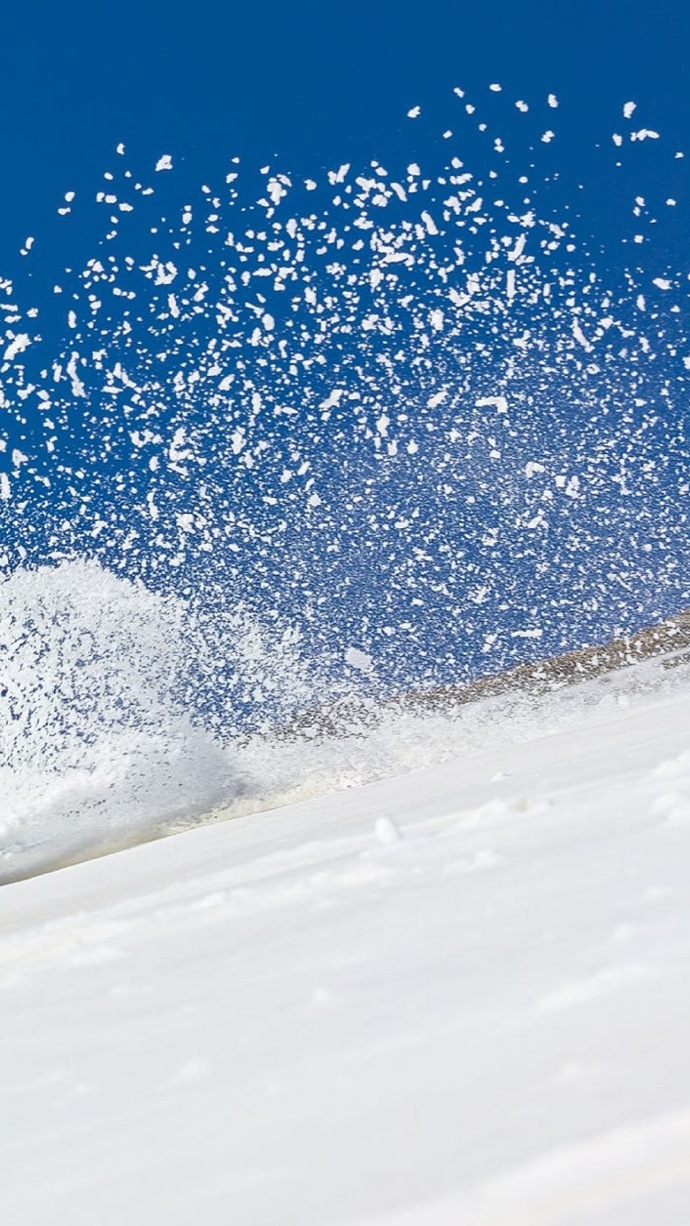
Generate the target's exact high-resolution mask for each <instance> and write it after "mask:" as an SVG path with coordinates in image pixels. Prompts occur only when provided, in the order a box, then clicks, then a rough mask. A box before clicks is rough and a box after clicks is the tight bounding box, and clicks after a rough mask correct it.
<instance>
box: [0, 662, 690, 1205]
mask: <svg viewBox="0 0 690 1226" xmlns="http://www.w3.org/2000/svg"><path fill="white" fill-rule="evenodd" d="M590 692H591V691H590ZM619 699H620V695H619V696H618V699H615V700H612V702H611V704H610V707H609V710H608V713H607V715H606V717H604V716H603V714H602V709H601V706H600V707H599V708H598V714H596V712H595V718H592V711H591V709H590V708H589V707H588V706H587V704H585V703H584V702H581V705H580V707H579V716H578V717H577V718H576V714H575V710H576V709H575V705H574V699H573V697H572V695H571V697H570V698H569V701H570V702H571V703H573V705H572V706H571V712H570V713H571V716H572V718H571V719H570V726H569V727H568V729H567V730H565V731H561V732H559V733H557V734H555V735H554V734H551V735H549V733H550V732H551V729H552V724H551V713H552V708H551V707H550V705H548V704H547V707H546V708H545V709H543V710H542V723H541V727H539V726H538V711H537V710H536V709H535V710H533V711H532V719H533V720H534V726H533V728H532V731H531V732H529V733H528V731H527V729H526V727H524V726H523V738H522V742H521V743H513V744H510V743H508V740H507V738H504V740H503V741H502V742H501V743H494V744H492V745H490V746H488V747H486V748H484V749H476V750H475V751H472V752H468V753H466V754H465V755H464V757H462V758H461V759H460V760H457V761H455V762H448V763H447V764H446V765H444V766H437V767H435V768H433V769H429V768H427V769H424V770H417V771H414V772H412V773H410V774H408V775H406V776H405V777H401V778H397V779H391V780H381V781H379V782H376V783H372V784H370V785H369V786H366V787H362V788H353V789H350V790H348V791H343V792H340V793H338V794H334V795H330V796H328V797H325V798H321V799H312V800H309V801H305V802H303V803H301V804H297V805H294V806H293V807H291V808H288V809H283V810H278V811H275V812H272V813H264V814H260V815H254V816H248V817H244V818H240V819H238V820H236V821H231V822H225V823H220V824H217V825H211V826H205V827H201V828H197V829H194V830H190V831H189V832H187V833H186V834H182V835H180V836H179V837H176V838H170V839H167V840H163V841H161V842H158V843H150V844H147V845H146V846H142V847H138V848H134V849H131V850H129V851H126V852H123V853H121V854H118V855H114V856H111V857H108V858H105V859H101V860H96V861H92V862H90V863H85V864H81V865H78V866H76V867H74V868H71V869H67V870H64V871H63V872H60V873H55V874H50V875H47V876H43V877H39V878H35V879H33V880H28V881H24V882H20V883H18V884H15V885H11V886H7V887H5V888H4V889H3V890H2V891H0V927H1V929H2V932H3V939H2V942H1V943H0V1008H1V1010H2V1017H3V1028H2V1041H1V1042H2V1052H3V1057H4V1059H3V1067H4V1072H3V1079H2V1089H1V1093H2V1096H3V1100H4V1103H5V1109H4V1110H3V1111H2V1112H1V1113H0V1146H1V1147H2V1152H3V1155H4V1175H3V1223H5V1222H6V1223H8V1226H35V1224H36V1223H37V1222H44V1221H46V1222H47V1221H50V1222H51V1226H62V1223H63V1222H64V1223H65V1224H66V1226H67V1224H69V1226H87V1224H88V1226H92V1223H93V1222H95V1221H97V1222H98V1223H99V1226H121V1223H122V1222H146V1223H147V1226H159V1224H160V1226H188V1224H189V1223H190V1222H192V1221H193V1222H201V1223H203V1224H204V1226H227V1223H228V1222H238V1223H242V1226H285V1223H286V1222H295V1223H297V1222H299V1223H300V1224H301V1226H302V1224H303V1226H336V1224H345V1223H352V1226H355V1224H358V1226H362V1224H366V1226H445V1224H446V1223H453V1226H489V1224H490V1226H516V1224H519V1226H523V1224H524V1226H526V1224H527V1223H529V1224H530V1226H535V1224H536V1223H539V1224H540V1226H574V1224H575V1223H577V1226H584V1224H585V1223H587V1224H589V1226H595V1224H596V1226H623V1224H625V1226H648V1223H649V1222H652V1221H658V1222H663V1223H664V1226H685V1224H686V1222H687V1207H688V1204H689V1203H690V1143H689V1142H690V1055H689V1054H688V1052H689V1049H688V1043H687V1019H688V1016H690V978H689V977H688V974H687V967H688V964H689V962H690V919H689V918H688V908H687V864H688V856H689V854H690V754H689V753H688V749H689V744H688V728H690V685H688V684H687V682H686V683H685V685H684V686H682V687H680V688H679V689H678V690H677V692H676V693H666V694H663V693H658V694H656V695H647V696H646V697H644V696H641V697H637V698H636V699H635V700H634V701H633V702H632V704H631V705H630V707H629V708H626V707H625V705H621V704H620V701H619ZM37 1172H40V1178H37V1177H36V1173H37Z"/></svg>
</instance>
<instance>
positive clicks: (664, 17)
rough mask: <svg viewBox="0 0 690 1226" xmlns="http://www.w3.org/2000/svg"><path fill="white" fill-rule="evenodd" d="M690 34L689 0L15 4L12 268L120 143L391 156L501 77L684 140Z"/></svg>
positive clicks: (179, 150) (5, 142) (10, 70)
mask: <svg viewBox="0 0 690 1226" xmlns="http://www.w3.org/2000/svg"><path fill="white" fill-rule="evenodd" d="M689 46H690V5H688V3H687V0H594V2H592V0H581V2H580V3H578V4H570V3H566V2H564V0H556V2H555V3H552V2H550V0H524V2H523V3H517V2H516V0H479V2H477V3H469V2H468V0H423V2H420V3H414V4H413V3H410V0H347V3H342V2H340V3H326V2H324V0H263V3H261V4H247V3H238V2H235V0H205V2H204V3H203V4H200V5H195V4H192V3H187V4H185V5H181V4H180V5H178V4H175V3H169V2H166V3H162V2H161V0H137V2H134V0H120V2H119V3H118V4H116V5H105V4H102V3H98V2H94V0H89V2H84V0H65V2H64V3H55V2H54V0H24V3H23V4H21V5H20V4H16V5H5V6H3V14H2V19H1V23H0V79H1V80H2V93H3V105H2V111H1V113H0V159H1V166H2V182H3V190H2V194H1V195H0V270H2V269H5V270H7V266H8V261H9V260H10V259H11V255H10V253H11V252H13V251H14V250H15V249H16V247H17V244H18V243H20V242H21V241H22V240H23V238H24V237H25V235H26V233H29V232H31V233H33V232H34V231H36V230H41V229H42V228H43V225H44V219H45V218H46V216H47V214H48V212H52V211H53V210H54V207H55V204H56V202H57V200H58V197H59V194H60V193H61V192H62V191H64V190H66V188H67V187H74V186H77V187H78V186H80V185H81V184H84V185H87V184H89V183H90V181H91V179H92V177H93V176H94V175H96V174H98V173H100V172H101V171H102V169H103V166H104V162H105V161H106V160H107V159H108V158H109V157H110V154H111V151H112V149H113V146H114V144H115V143H116V142H117V141H125V142H127V145H128V152H129V153H131V154H134V155H135V156H136V154H137V153H139V154H141V155H142V156H143V157H146V158H147V160H148V158H149V157H150V156H151V154H152V152H155V151H157V150H160V149H161V148H163V147H165V148H166V149H168V148H169V149H171V150H172V151H173V152H174V153H175V155H176V158H177V160H178V164H179V162H180V161H182V160H183V159H186V160H187V162H188V163H189V167H190V171H191V172H192V173H193V174H194V175H195V176H197V175H198V176H200V177H203V175H204V174H208V173H210V172H211V171H212V170H213V169H214V168H215V167H216V166H218V167H219V168H220V167H221V166H222V165H224V164H225V162H226V161H227V158H228V157H229V156H230V155H231V154H233V153H240V154H242V155H243V156H247V155H254V156H256V157H257V158H264V157H267V156H270V155H272V154H278V155H279V156H280V158H281V161H283V162H284V163H288V164H291V165H292V166H294V167H295V168H297V169H301V168H302V167H305V168H307V167H310V166H312V167H313V166H314V165H315V164H318V163H322V162H326V161H328V162H330V161H331V160H333V159H334V158H337V157H341V158H342V159H345V158H353V159H354V160H355V161H357V160H359V159H360V157H361V158H364V157H366V156H371V155H375V156H379V157H384V158H385V157H386V156H388V155H389V154H390V151H391V149H392V148H394V146H395V144H396V141H399V140H401V139H402V129H403V128H404V127H405V121H404V115H405V112H406V110H407V108H408V107H409V106H411V105H412V104H413V103H415V102H417V101H421V102H423V103H425V104H426V106H427V107H432V108H433V106H434V104H435V102H440V100H441V98H447V95H448V91H449V90H450V89H451V88H452V86H453V85H455V84H463V85H466V86H468V87H469V88H472V87H473V86H475V85H476V86H479V85H481V86H483V87H485V86H486V83H487V81H489V80H494V79H496V80H501V81H503V83H504V84H505V85H506V87H507V88H512V89H514V90H515V91H516V92H517V94H518V96H519V95H520V94H524V93H525V92H527V91H532V92H533V93H542V94H543V93H544V91H546V90H548V89H553V88H557V89H558V91H559V95H560V96H561V97H562V98H563V101H564V102H565V103H568V102H571V103H573V104H574V107H573V110H572V111H571V112H570V122H571V123H572V124H573V126H574V127H577V128H578V129H579V130H580V131H581V132H582V134H583V136H584V137H585V138H587V137H588V136H589V134H590V133H591V132H595V131H600V130H601V124H602V122H605V121H604V120H603V118H602V117H603V116H606V115H607V114H610V115H612V116H613V114H617V113H618V112H619V107H620V101H621V99H622V98H623V97H625V98H627V97H631V98H635V99H636V100H638V101H639V102H640V103H641V104H642V106H644V109H645V118H646V121H647V122H649V123H650V124H652V125H654V126H658V127H662V128H663V129H664V132H665V134H666V135H667V136H668V137H669V139H671V140H673V138H674V134H675V133H677V134H678V139H679V140H681V139H684V137H685V134H686V132H687V130H688V121H689V120H690V74H689V73H688V71H687V49H688V47H689ZM559 121H560V124H561V130H563V125H564V123H567V122H568V118H567V114H566V113H565V111H562V112H561V115H560V116H559ZM404 140H405V142H406V144H407V143H409V140H410V133H409V125H407V130H406V131H405V134H404ZM573 156H576V143H574V145H573ZM197 181H199V179H198V178H197Z"/></svg>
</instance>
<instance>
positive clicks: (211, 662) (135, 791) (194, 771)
mask: <svg viewBox="0 0 690 1226" xmlns="http://www.w3.org/2000/svg"><path fill="white" fill-rule="evenodd" d="M293 648H294V644H293V643H292V641H291V639H290V636H288V635H286V634H283V635H282V636H281V637H279V638H278V639H277V640H275V641H273V642H272V641H271V640H270V638H269V637H268V635H267V633H266V631H265V630H263V629H262V628H261V627H260V626H259V625H258V624H257V623H256V622H255V621H254V620H253V619H251V618H250V617H249V616H248V615H246V614H244V613H243V612H242V610H237V611H235V612H234V613H228V614H227V615H226V616H225V617H224V618H222V619H221V620H220V621H216V623H215V624H214V625H211V623H210V622H209V621H208V619H207V618H206V619H205V618H203V617H198V616H197V615H196V614H195V613H194V610H193V609H191V608H190V607H189V606H188V605H187V604H185V602H183V601H181V600H180V599H178V598H175V597H172V596H168V597H161V596H159V595H156V594H154V593H151V592H150V591H147V590H146V589H145V588H144V586H143V585H142V584H141V583H140V582H132V581H130V580H127V579H123V578H120V577H116V576H114V575H112V574H110V573H108V572H107V571H105V570H104V569H102V568H101V567H100V566H99V565H98V564H96V563H94V562H80V561H75V562H63V563H62V564H61V565H59V566H56V567H52V568H51V567H43V568H40V569H38V570H36V571H31V570H20V571H17V572H15V573H14V574H13V575H12V576H11V577H9V578H7V579H6V580H5V581H4V582H2V583H0V662H1V667H0V788H1V790H2V808H1V810H0V848H1V851H0V877H1V876H3V875H10V876H11V875H12V874H13V873H14V871H15V860H16V859H17V857H19V858H20V860H21V864H22V866H24V868H26V866H27V864H28V865H29V866H30V865H31V864H33V863H35V864H37V865H41V864H42V863H43V862H44V861H46V862H50V863H53V862H55V860H56V859H57V860H60V859H67V858H74V857H79V856H80V855H82V854H84V853H85V852H87V851H89V850H92V849H94V848H96V849H98V848H101V849H102V848H104V847H108V846H113V845H117V844H120V843H126V842H129V841H132V840H133V839H134V840H136V839H137V838H139V837H151V835H153V834H155V833H156V832H157V831H159V830H161V829H163V828H165V827H166V826H167V825H168V824H169V823H170V822H171V821H173V820H175V819H179V818H181V817H182V816H185V817H186V818H187V819H189V818H190V817H193V816H194V815H195V814H199V813H202V812H205V811H207V810H209V809H211V808H212V807H213V806H214V805H216V804H218V803H219V802H221V801H224V802H225V803H228V802H229V800H230V799H231V798H232V797H234V796H235V795H236V793H237V791H238V789H239V788H240V786H241V785H240V783H239V782H238V779H237V777H236V774H234V773H233V771H234V766H233V761H234V760H233V756H232V753H231V752H229V750H228V742H229V741H230V740H231V738H232V734H233V733H234V732H236V728H235V727H233V725H232V723H231V722H228V724H227V725H226V726H225V738H224V742H222V741H221V737H220V733H219V730H218V729H217V728H216V729H212V728H210V727H209V725H208V722H207V724H206V726H204V725H203V724H202V722H201V720H200V719H199V717H198V716H197V715H196V714H195V711H194V695H195V694H196V693H197V683H196V677H197V675H198V673H199V672H200V671H203V672H204V675H205V678H206V682H207V684H208V682H209V679H210V678H212V676H213V670H214V667H216V668H217V664H218V660H219V659H220V658H222V659H223V665H224V669H223V675H224V677H225V679H226V694H225V701H226V703H227V705H228V706H229V708H230V713H229V716H228V719H229V720H230V719H231V715H232V712H237V711H239V710H241V709H242V706H243V705H244V706H245V707H254V708H258V707H261V709H262V710H263V711H264V712H266V711H269V710H270V711H272V712H274V714H275V717H276V718H277V712H279V711H280V710H284V709H286V708H287V709H289V710H290V711H291V712H294V710H295V708H296V707H297V706H299V703H300V699H301V697H302V695H303V693H304V692H305V682H304V679H303V678H302V677H301V676H300V670H299V664H298V661H297V659H296V657H295V655H294V650H293ZM229 659H231V660H232V661H233V665H234V672H232V673H230V682H229V683H228V675H229V674H228V667H227V666H228V660H229ZM233 678H234V680H233ZM309 693H310V694H312V693H313V690H309Z"/></svg>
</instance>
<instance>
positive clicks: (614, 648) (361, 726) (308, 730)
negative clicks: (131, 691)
mask: <svg viewBox="0 0 690 1226" xmlns="http://www.w3.org/2000/svg"><path fill="white" fill-rule="evenodd" d="M688 650H690V609H688V610H684V611H683V612H681V613H678V614H677V615H676V616H674V617H670V618H668V619H667V620H666V621H663V622H661V623H660V624H659V625H656V626H649V627H647V628H645V629H643V630H639V631H638V632H637V633H636V634H632V635H630V637H627V638H616V639H612V640H611V641H610V642H608V643H604V644H603V645H598V646H592V647H580V648H578V650H577V651H570V652H567V653H566V654H565V655H562V656H552V657H550V658H547V659H544V660H536V661H534V662H532V663H529V664H520V665H518V666H517V668H513V669H510V670H509V671H508V672H505V673H500V674H498V675H496V676H490V677H483V678H480V679H478V680H476V681H472V682H468V683H467V684H464V685H451V686H439V687H435V688H434V689H428V690H414V691H407V692H405V693H403V694H398V695H395V696H394V697H392V698H389V699H387V700H385V701H383V702H381V701H377V702H367V701H365V700H361V699H356V698H351V697H344V698H338V699H336V700H335V701H334V702H333V703H330V704H328V705H325V706H322V707H320V708H319V709H318V710H312V711H308V712H302V713H301V714H300V715H298V716H296V717H295V719H294V720H292V721H291V723H290V724H289V725H288V726H287V727H283V728H282V729H280V730H279V731H278V733H277V734H278V735H279V736H281V737H286V738H292V737H295V738H299V739H303V738H304V739H312V738H318V737H322V736H329V735H347V734H348V733H349V734H351V735H357V734H361V733H362V732H364V731H365V730H366V729H367V728H370V727H372V726H373V725H375V723H376V722H377V721H378V720H379V719H380V717H381V713H382V710H388V711H395V710H399V711H410V712H413V713H418V714H427V713H433V714H452V712H453V711H454V710H457V708H458V707H461V706H464V705H465V704H467V703H470V702H476V701H478V700H479V699H482V698H493V697H498V696H500V695H503V694H523V695H527V694H543V693H547V692H549V691H553V690H556V689H561V688H562V687H563V686H566V685H573V684H574V683H576V682H578V681H588V680H591V679H592V678H594V677H600V676H602V675H603V674H605V673H611V672H615V671H616V670H617V669H620V668H627V667H628V666H630V665H632V664H637V663H639V662H640V661H642V660H649V659H653V658H655V657H665V658H666V661H667V663H668V664H669V666H670V665H671V664H673V663H674V662H675V661H676V660H677V659H678V657H679V656H683V654H684V653H685V652H687V651H688ZM274 735H275V733H274Z"/></svg>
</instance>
